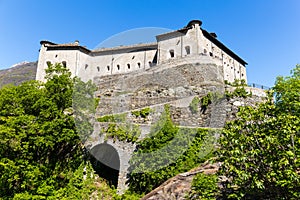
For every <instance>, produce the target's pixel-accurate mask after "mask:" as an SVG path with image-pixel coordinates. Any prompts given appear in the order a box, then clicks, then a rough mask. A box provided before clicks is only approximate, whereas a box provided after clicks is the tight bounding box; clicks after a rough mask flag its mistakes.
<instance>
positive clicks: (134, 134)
mask: <svg viewBox="0 0 300 200" xmlns="http://www.w3.org/2000/svg"><path fill="white" fill-rule="evenodd" d="M103 131H104V132H105V133H106V135H105V136H106V138H113V139H114V140H116V139H118V140H119V141H126V142H132V143H135V142H136V141H137V140H138V139H139V136H140V134H141V130H140V128H139V126H138V125H130V124H125V125H124V124H115V123H111V124H109V125H108V127H107V129H106V130H103Z"/></svg>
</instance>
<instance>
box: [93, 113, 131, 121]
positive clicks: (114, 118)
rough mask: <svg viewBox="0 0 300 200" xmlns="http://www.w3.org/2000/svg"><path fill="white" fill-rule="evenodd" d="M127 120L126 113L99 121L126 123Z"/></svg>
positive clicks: (99, 119)
mask: <svg viewBox="0 0 300 200" xmlns="http://www.w3.org/2000/svg"><path fill="white" fill-rule="evenodd" d="M125 120H126V113H123V114H115V115H105V116H102V117H99V118H98V119H97V121H98V122H124V121H125Z"/></svg>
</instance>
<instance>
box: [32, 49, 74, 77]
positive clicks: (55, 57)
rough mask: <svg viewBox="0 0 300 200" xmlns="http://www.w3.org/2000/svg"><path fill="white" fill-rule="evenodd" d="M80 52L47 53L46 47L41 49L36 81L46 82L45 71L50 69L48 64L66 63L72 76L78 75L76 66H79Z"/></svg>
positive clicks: (61, 51) (59, 51)
mask: <svg viewBox="0 0 300 200" xmlns="http://www.w3.org/2000/svg"><path fill="white" fill-rule="evenodd" d="M77 54H78V51H76V50H51V51H47V50H46V47H43V46H42V48H41V50H40V55H39V60H38V68H37V74H36V80H41V81H44V80H45V79H44V77H45V75H46V73H45V69H46V68H47V67H48V65H47V62H51V63H52V64H55V63H62V62H66V65H67V67H68V69H70V72H71V73H72V75H75V74H76V66H77V60H76V57H77Z"/></svg>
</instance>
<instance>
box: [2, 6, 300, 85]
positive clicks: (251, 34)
mask: <svg viewBox="0 0 300 200" xmlns="http://www.w3.org/2000/svg"><path fill="white" fill-rule="evenodd" d="M299 11H300V0H280V1H279V0H194V1H189V0H177V1H170V0H169V1H164V0H138V1H130V0H128V1H126V0H107V1H104V0H94V1H93V0H86V1H83V0H82V1H74V0H60V1H57V0H0V69H4V68H8V67H10V66H11V65H13V64H15V63H18V62H21V61H25V60H26V61H36V60H37V59H38V50H39V48H40V44H39V42H40V40H49V41H53V42H56V43H68V42H73V41H74V40H79V41H80V43H81V45H84V46H87V47H88V48H90V49H93V48H94V47H96V46H97V45H98V44H99V43H100V42H102V41H104V40H105V39H107V38H109V37H111V36H112V35H115V34H118V33H120V32H123V31H127V30H130V29H135V28H143V27H160V28H166V29H172V30H174V29H179V28H182V27H183V26H185V25H186V24H187V23H188V21H190V20H192V19H200V20H201V21H202V22H203V24H202V28H204V29H206V30H207V31H209V32H215V33H217V35H218V39H219V40H220V41H221V42H222V43H224V44H225V45H226V46H227V47H229V48H230V49H232V50H233V51H234V52H235V53H237V54H238V55H239V56H240V57H242V58H243V59H244V60H246V61H247V62H248V66H247V74H248V82H255V83H260V84H263V85H266V86H272V85H273V84H274V81H275V78H276V77H277V76H278V75H284V76H286V75H289V72H290V70H291V69H292V68H294V67H295V65H296V64H298V63H300V12H299ZM141 42H142V41H141Z"/></svg>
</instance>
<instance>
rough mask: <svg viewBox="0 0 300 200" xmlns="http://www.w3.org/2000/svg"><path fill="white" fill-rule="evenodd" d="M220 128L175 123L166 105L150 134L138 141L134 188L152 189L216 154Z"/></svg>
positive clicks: (133, 167) (133, 164)
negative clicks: (215, 148)
mask: <svg viewBox="0 0 300 200" xmlns="http://www.w3.org/2000/svg"><path fill="white" fill-rule="evenodd" d="M217 131H218V130H210V129H204V128H182V127H178V126H176V125H174V124H173V122H172V120H171V117H170V111H169V106H167V105H166V106H165V112H164V113H162V115H161V118H160V120H159V121H158V122H157V123H156V124H154V125H153V126H152V127H151V131H150V134H149V137H147V138H145V139H144V140H142V141H139V142H137V149H136V152H135V153H134V155H133V157H132V158H131V160H130V164H131V166H130V170H131V174H130V176H129V186H130V190H131V191H134V192H136V193H139V194H142V193H147V192H150V191H151V190H152V189H154V188H155V187H157V186H159V185H160V184H162V183H163V182H164V181H166V180H167V179H169V178H171V177H173V176H175V175H177V174H179V173H182V172H185V171H188V170H190V169H192V168H193V167H196V166H197V165H199V164H200V163H202V162H203V161H205V160H206V159H207V158H209V157H210V156H211V155H212V150H213V148H214V142H215V141H216V137H215V134H216V132H217Z"/></svg>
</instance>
